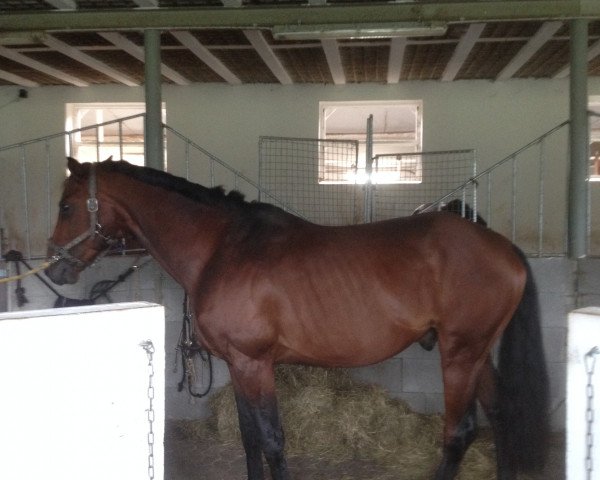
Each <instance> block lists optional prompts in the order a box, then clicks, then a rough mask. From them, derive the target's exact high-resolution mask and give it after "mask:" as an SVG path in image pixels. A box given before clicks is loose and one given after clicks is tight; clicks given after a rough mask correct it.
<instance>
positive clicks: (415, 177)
mask: <svg viewBox="0 0 600 480" xmlns="http://www.w3.org/2000/svg"><path fill="white" fill-rule="evenodd" d="M358 143H359V142H357V141H343V140H321V139H308V138H288V137H261V138H260V140H259V185H260V187H261V188H262V189H263V190H265V191H267V192H270V193H271V194H273V195H274V196H275V197H277V198H279V199H281V200H282V201H283V202H284V203H285V204H286V205H289V206H290V207H291V208H293V209H294V210H296V211H298V212H300V213H301V214H302V215H303V216H304V217H306V218H308V219H309V220H311V221H313V222H316V223H320V224H323V225H347V224H356V223H364V222H369V221H374V220H384V219H387V218H394V217H399V216H406V215H410V214H412V213H413V212H414V210H415V209H416V208H417V207H419V206H421V205H423V204H425V203H433V202H436V201H438V200H439V199H440V198H442V197H444V200H445V201H446V202H447V201H449V200H451V199H453V198H460V199H462V200H463V201H466V202H468V203H470V204H471V205H474V204H475V203H476V197H475V189H474V188H473V189H471V190H468V189H461V188H459V187H461V186H462V185H463V183H464V181H465V179H469V178H472V177H473V176H474V175H475V173H476V172H475V168H476V167H475V152H474V151H473V150H457V151H444V152H415V153H398V154H386V155H377V156H374V157H373V158H372V159H371V160H372V161H371V162H367V164H366V166H365V167H363V168H362V169H360V168H358V167H357V165H358V163H359V162H358V154H359V153H358V152H359V148H358V147H359V145H358ZM325 169H327V171H326V172H324V170H325ZM332 172H333V173H334V175H332ZM331 178H336V179H337V181H332V180H330V179H331ZM328 179H329V180H328ZM446 195H447V197H445V196H446Z"/></svg>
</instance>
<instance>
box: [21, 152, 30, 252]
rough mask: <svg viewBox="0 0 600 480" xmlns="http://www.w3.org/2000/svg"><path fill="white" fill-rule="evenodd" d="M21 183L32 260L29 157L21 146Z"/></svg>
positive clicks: (26, 238) (28, 245)
mask: <svg viewBox="0 0 600 480" xmlns="http://www.w3.org/2000/svg"><path fill="white" fill-rule="evenodd" d="M21 181H22V185H23V188H22V191H23V206H24V208H25V246H26V249H27V255H26V258H28V259H31V227H30V225H29V193H28V191H27V155H26V153H25V147H24V146H21Z"/></svg>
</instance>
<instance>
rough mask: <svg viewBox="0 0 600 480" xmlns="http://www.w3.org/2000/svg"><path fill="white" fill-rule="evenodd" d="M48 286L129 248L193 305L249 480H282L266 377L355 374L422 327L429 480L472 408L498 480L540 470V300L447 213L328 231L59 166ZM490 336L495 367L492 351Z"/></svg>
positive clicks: (259, 209)
mask: <svg viewBox="0 0 600 480" xmlns="http://www.w3.org/2000/svg"><path fill="white" fill-rule="evenodd" d="M68 169H69V171H70V172H71V175H70V176H69V178H68V179H67V180H66V181H65V185H64V191H63V194H62V198H61V200H60V204H59V214H58V221H57V224H56V227H55V230H54V233H53V235H52V237H51V239H50V241H49V255H52V256H54V263H53V264H52V265H51V266H50V267H48V269H47V271H46V273H47V275H48V276H49V277H50V278H51V279H52V280H53V281H54V282H56V283H58V284H64V283H74V282H76V281H77V279H78V275H79V273H80V272H81V271H82V270H83V269H84V268H85V267H86V266H88V265H89V264H90V263H91V262H93V261H94V259H96V257H98V256H99V255H101V254H102V253H101V252H103V251H104V250H105V249H106V248H107V247H109V246H110V245H111V244H112V243H114V242H115V239H123V238H133V239H134V240H136V241H137V242H139V243H140V244H141V245H143V246H144V247H145V248H146V249H147V250H148V252H149V253H150V254H151V255H152V256H153V257H154V258H155V259H156V261H157V262H158V263H159V264H160V265H161V266H162V267H163V268H164V269H165V270H166V271H167V272H168V273H169V274H170V275H171V276H172V277H173V278H174V279H175V280H176V281H177V282H178V283H180V284H181V285H182V286H183V288H184V289H185V291H186V292H187V294H188V295H189V298H190V304H191V307H192V309H193V312H194V318H195V329H196V335H197V337H198V339H199V340H200V341H201V342H202V344H203V346H204V347H205V348H206V349H208V350H209V351H210V352H211V353H213V354H214V355H215V356H217V357H220V358H222V359H223V360H224V361H225V362H226V363H227V365H228V367H229V372H230V374H231V380H232V383H233V386H234V390H235V399H236V404H237V410H238V417H239V423H240V429H241V434H242V443H243V446H244V449H245V452H246V459H247V469H248V478H249V479H250V480H261V479H263V478H264V467H263V456H264V458H265V459H266V462H267V464H268V467H269V469H270V473H271V478H272V479H274V480H286V479H288V478H289V474H288V469H287V466H286V460H285V456H284V434H283V429H282V426H281V422H280V417H279V413H278V407H277V399H276V393H275V381H274V375H273V373H274V366H275V365H276V364H280V363H298V364H306V365H315V366H324V367H356V366H361V365H368V364H373V363H376V362H380V361H382V360H385V359H387V358H389V357H391V356H393V355H395V354H397V353H398V352H400V351H402V350H403V349H405V348H406V347H408V346H409V345H411V344H412V343H413V342H415V341H418V340H419V339H420V338H421V337H422V336H423V335H424V333H425V332H427V331H429V329H431V328H433V329H435V331H436V332H437V335H438V338H439V350H440V355H441V365H442V376H443V384H444V402H445V417H444V419H445V424H444V431H443V453H442V458H441V461H440V463H439V466H438V467H437V469H436V470H435V471H434V473H433V477H434V478H435V479H436V480H446V479H452V478H455V476H456V475H457V472H458V468H459V464H460V462H461V459H462V458H463V456H464V454H465V451H466V450H467V448H468V446H469V444H470V443H471V442H472V441H473V439H474V437H475V434H476V427H477V425H476V418H475V413H476V410H475V405H476V401H479V403H480V404H481V406H482V407H483V410H484V411H485V413H486V414H487V416H488V417H489V420H490V424H491V426H492V429H493V431H494V436H495V443H496V451H497V472H498V478H499V479H501V480H509V479H514V478H516V476H517V474H518V472H521V471H528V470H535V469H539V468H541V467H542V466H543V464H544V458H545V457H544V454H545V438H546V433H547V425H548V378H547V374H546V366H545V361H544V354H543V348H542V338H541V331H540V320H539V313H538V306H537V292H536V287H535V284H534V280H533V276H532V272H531V269H530V267H529V265H528V263H527V260H526V258H525V256H524V255H523V254H522V253H521V252H520V250H518V249H517V247H515V246H514V245H513V244H512V243H511V242H510V241H509V240H507V239H505V238H504V237H502V236H501V235H499V234H497V233H494V232H492V231H491V230H489V229H486V228H483V227H481V226H480V225H477V224H476V223H474V222H470V221H467V220H464V219H462V218H460V217H459V216H458V215H455V214H452V213H444V212H435V213H426V214H422V215H415V216H410V217H406V218H398V219H394V220H388V221H382V222H376V223H371V224H364V225H353V226H342V227H326V226H320V225H316V224H313V223H310V222H307V221H305V220H303V219H300V218H298V217H296V216H293V215H291V214H289V213H286V212H284V211H283V210H281V209H279V208H277V207H275V206H272V205H268V204H263V203H258V202H247V201H245V200H244V198H243V196H242V195H241V194H239V193H236V192H230V193H228V194H226V193H225V192H224V190H223V189H222V188H220V187H218V188H205V187H202V186H200V185H196V184H193V183H191V182H188V181H187V180H184V179H181V178H178V177H175V176H173V175H171V174H168V173H165V172H162V171H158V170H153V169H150V168H145V167H136V166H133V165H130V164H129V163H127V162H124V161H112V160H110V159H109V160H107V161H104V162H101V163H97V164H89V163H84V164H82V163H79V162H78V161H77V160H75V159H72V158H69V159H68ZM500 338H501V345H500V349H499V360H498V366H497V367H496V366H495V365H494V363H493V362H492V356H491V353H490V352H491V350H492V347H493V346H494V344H495V343H496V340H498V339H500Z"/></svg>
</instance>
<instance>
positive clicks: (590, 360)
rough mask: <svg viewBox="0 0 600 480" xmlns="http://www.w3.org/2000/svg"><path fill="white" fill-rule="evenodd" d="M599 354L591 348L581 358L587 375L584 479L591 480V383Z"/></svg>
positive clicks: (592, 410)
mask: <svg viewBox="0 0 600 480" xmlns="http://www.w3.org/2000/svg"><path fill="white" fill-rule="evenodd" d="M599 353H600V349H599V348H598V347H593V348H592V349H591V350H590V351H589V352H587V353H586V354H585V356H584V357H583V362H584V364H585V373H586V374H587V385H586V388H585V395H586V399H587V405H586V409H585V421H586V431H585V474H586V476H585V478H586V479H587V480H591V478H592V473H593V471H594V461H593V459H592V453H593V448H594V434H593V432H592V428H593V427H594V384H593V383H592V381H593V378H594V369H595V367H596V356H597V355H598V354H599Z"/></svg>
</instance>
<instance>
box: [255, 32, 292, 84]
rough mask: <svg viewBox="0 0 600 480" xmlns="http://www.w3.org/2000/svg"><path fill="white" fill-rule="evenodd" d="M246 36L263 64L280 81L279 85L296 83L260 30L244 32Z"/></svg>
mask: <svg viewBox="0 0 600 480" xmlns="http://www.w3.org/2000/svg"><path fill="white" fill-rule="evenodd" d="M244 35H246V38H247V39H248V41H249V42H250V44H251V45H252V46H253V47H254V49H255V50H256V53H258V54H259V55H260V58H262V59H263V62H265V64H266V65H267V67H269V69H270V70H271V72H272V73H273V75H275V77H276V78H277V80H279V83H281V84H282V85H291V84H292V83H294V82H293V80H292V78H291V77H290V76H289V74H288V73H287V71H286V69H285V67H284V66H283V64H282V63H281V61H280V60H279V58H278V57H277V55H275V52H274V51H273V49H272V48H271V47H270V45H269V44H268V43H267V41H266V40H265V37H264V36H263V34H262V32H261V31H260V30H244Z"/></svg>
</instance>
